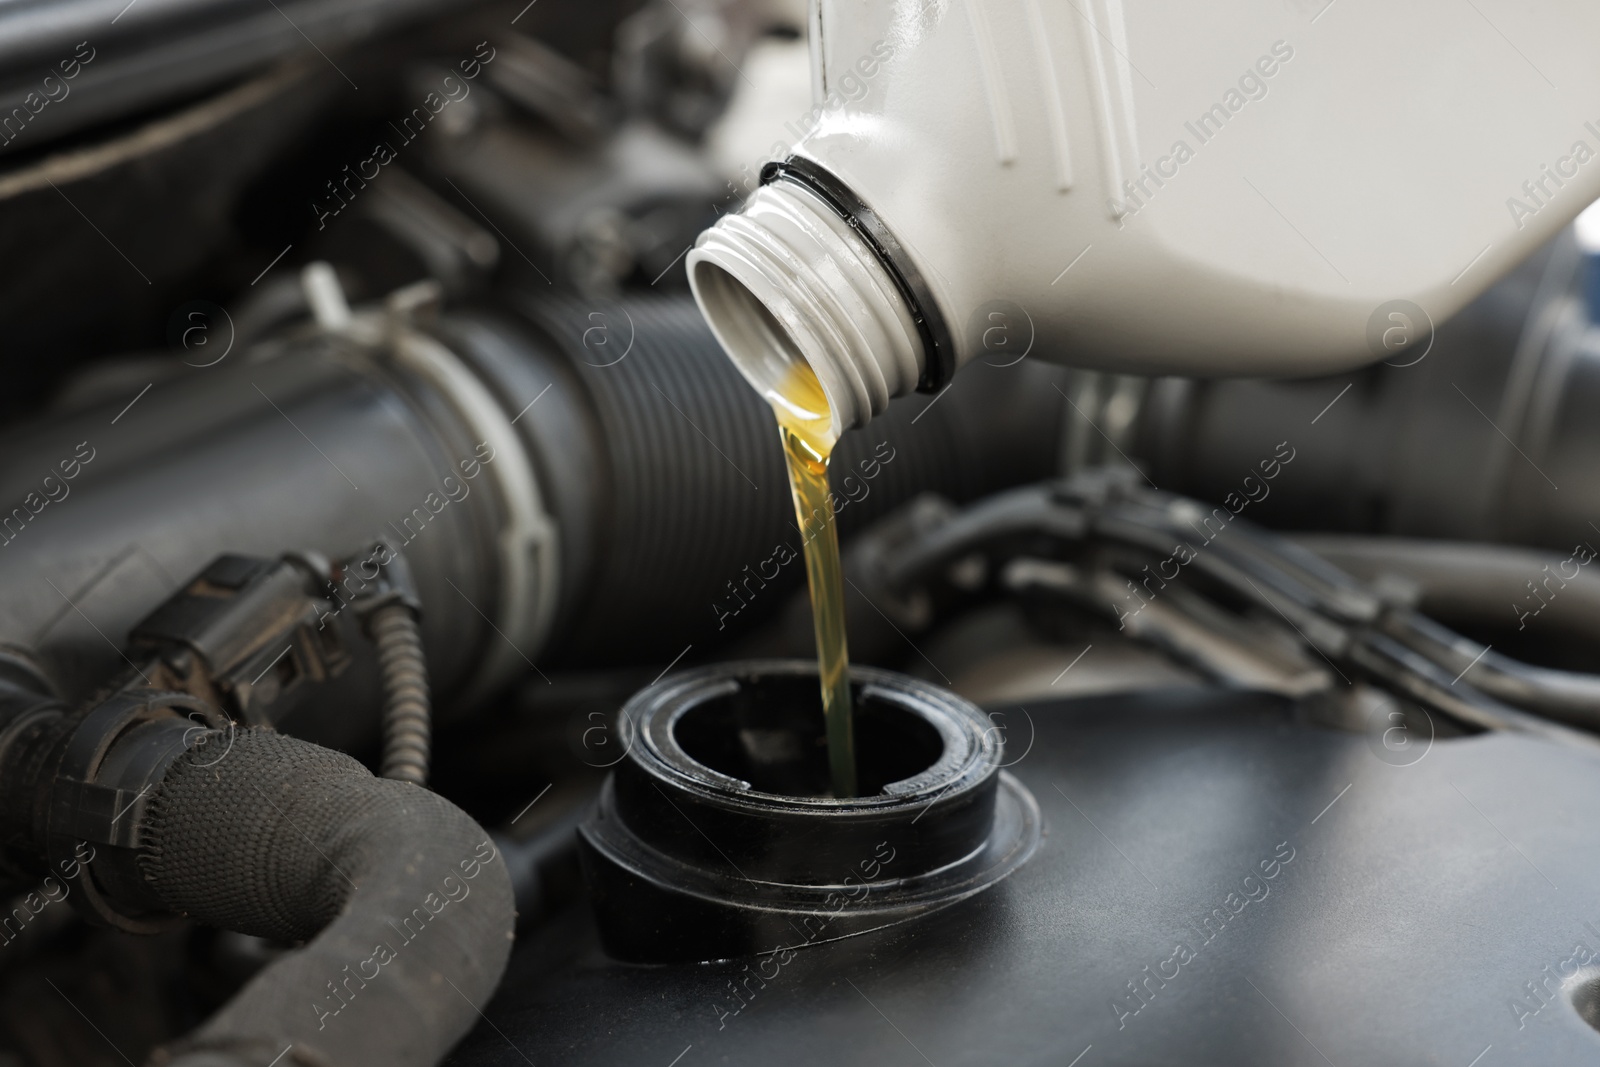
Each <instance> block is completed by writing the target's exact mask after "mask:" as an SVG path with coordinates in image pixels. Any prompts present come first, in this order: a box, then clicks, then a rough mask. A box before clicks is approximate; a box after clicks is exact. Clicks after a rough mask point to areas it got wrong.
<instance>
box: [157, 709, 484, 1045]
mask: <svg viewBox="0 0 1600 1067" xmlns="http://www.w3.org/2000/svg"><path fill="white" fill-rule="evenodd" d="M206 739H207V743H205V744H197V745H194V746H192V747H191V748H189V750H188V751H186V752H185V753H184V755H182V756H180V757H179V758H178V759H177V760H176V761H175V762H174V763H173V764H172V765H171V767H170V768H169V769H168V771H167V773H166V774H165V776H164V777H163V779H162V781H161V783H160V785H159V786H158V787H157V788H156V789H155V791H154V792H153V794H152V798H151V801H150V806H149V809H148V814H147V816H146V819H145V821H144V823H143V826H142V835H143V849H142V851H143V855H142V856H141V857H140V861H139V862H140V868H141V870H142V873H143V875H144V879H145V881H146V883H147V884H148V886H149V887H150V888H151V889H152V890H153V891H154V893H155V895H156V896H157V897H158V898H159V899H160V901H161V902H162V903H163V904H164V905H166V906H167V907H168V908H171V909H172V910H174V911H176V912H179V913H181V914H184V915H187V916H189V917H191V918H193V919H195V920H197V921H199V922H203V923H207V924H210V925H213V926H219V927H222V928H225V929H230V930H236V931H239V932H242V933H247V934H254V935H257V936H260V937H267V938H273V939H277V940H281V941H299V940H305V939H310V940H309V942H308V943H307V944H306V945H305V946H304V947H303V948H301V949H299V950H298V951H296V952H293V953H290V954H289V955H286V956H284V957H283V958H282V959H280V960H278V961H277V962H275V963H273V964H272V965H270V966H269V967H267V968H266V969H265V970H263V971H262V972H261V973H260V974H258V975H257V976H256V977H255V978H254V979H253V980H252V981H251V982H250V983H249V984H248V985H247V986H246V987H245V988H244V989H243V990H242V991H241V992H240V993H239V994H238V996H236V997H235V998H234V999H233V1000H232V1001H231V1002H229V1003H228V1004H227V1005H226V1006H225V1007H223V1008H222V1009H221V1010H220V1011H219V1012H217V1014H216V1015H215V1016H213V1017H212V1018H211V1020H210V1021H209V1022H207V1023H206V1024H205V1025H204V1026H202V1027H201V1028H200V1029H199V1030H197V1031H195V1032H194V1033H193V1034H191V1035H190V1036H189V1037H187V1038H186V1039H184V1040H183V1041H182V1042H181V1043H180V1044H179V1045H178V1046H177V1047H175V1048H173V1049H171V1050H169V1054H170V1055H171V1056H172V1059H170V1060H161V1059H160V1055H159V1054H158V1057H157V1059H158V1060H159V1061H160V1062H164V1063H169V1064H173V1065H180V1067H244V1065H246V1064H250V1065H257V1067H259V1065H261V1064H267V1063H272V1062H276V1063H278V1064H280V1065H282V1067H288V1065H290V1064H294V1065H299V1067H346V1065H351V1067H353V1065H363V1064H383V1065H385V1067H431V1065H433V1064H436V1063H437V1062H438V1061H439V1060H440V1059H441V1058H442V1057H443V1056H444V1054H445V1053H446V1052H447V1051H448V1050H449V1049H450V1047H451V1046H452V1045H454V1044H455V1042H456V1041H457V1040H459V1039H460V1037H461V1036H462V1035H463V1034H465V1033H466V1032H467V1030H468V1029H469V1028H470V1027H471V1025H472V1024H473V1023H474V1022H475V1021H476V1020H477V1018H478V1013H477V1009H478V1007H480V1006H482V1005H483V1004H484V1003H485V1002H486V1001H487V1000H488V999H489V997H490V995H491V994H492V993H493V992H494V988H495V985H496V984H497V983H498V982H499V979H500V975H501V972H502V971H503V970H504V969H505V964H506V959H507V956H508V954H509V952H510V949H511V937H512V928H513V924H514V918H515V915H514V909H513V903H512V895H511V881H510V878H509V876H508V875H507V872H506V868H505V864H504V863H503V861H502V860H501V858H500V856H499V855H498V853H497V851H496V849H495V847H494V845H493V844H492V843H491V842H490V839H489V835H488V834H487V833H485V832H484V830H483V829H482V828H481V827H479V826H478V825H477V823H475V822H474V821H473V820H472V819H471V818H469V817H468V816H467V815H466V814H465V813H463V812H462V811H460V810H459V809H458V808H456V807H455V806H454V805H452V804H450V803H449V802H448V801H446V800H444V799H442V798H440V797H439V796H437V795H435V794H433V793H429V792H427V791H426V790H422V789H417V788H414V787H413V786H411V785H408V784H406V783H403V782H395V781H388V780H385V779H380V778H374V777H373V776H372V775H371V774H370V773H369V772H368V771H367V770H366V769H365V768H364V767H362V766H361V765H360V764H359V763H357V762H356V761H355V760H353V759H351V758H350V757H348V756H345V755H343V754H341V753H338V752H334V751H331V750H329V749H324V748H320V747H318V746H316V745H311V744H307V743H305V742H302V741H297V740H295V739H293V738H290V737H285V736H283V735H280V734H276V733H272V732H270V731H257V730H249V731H243V732H240V733H238V734H237V735H236V736H233V737H232V738H231V741H230V739H229V738H228V737H227V736H226V735H224V734H208V735H206ZM219 753H222V754H221V755H219ZM280 1056H281V1059H277V1060H275V1057H280Z"/></svg>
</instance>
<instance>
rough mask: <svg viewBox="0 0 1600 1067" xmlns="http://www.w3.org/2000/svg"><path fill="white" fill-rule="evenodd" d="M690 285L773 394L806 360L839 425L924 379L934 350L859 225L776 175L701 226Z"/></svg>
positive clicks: (750, 377) (718, 330)
mask: <svg viewBox="0 0 1600 1067" xmlns="http://www.w3.org/2000/svg"><path fill="white" fill-rule="evenodd" d="M687 267H688V272H689V286H690V288H691V289H692V290H693V291H694V296H695V300H696V301H697V302H698V303H699V305H700V310H701V312H702V313H703V314H704V315H705V318H706V322H707V323H709V324H710V326H711V331H712V333H714V334H715V335H716V337H717V340H718V341H719V342H721V344H722V347H723V350H724V351H726V352H727V353H728V356H729V358H730V359H732V360H733V363H734V365H735V366H736V367H738V369H739V371H740V373H742V374H743V375H744V377H745V379H746V380H747V381H749V382H750V384H751V385H752V386H754V387H755V388H756V390H757V391H758V392H759V393H761V394H762V395H763V396H766V395H767V394H769V393H770V392H772V391H773V390H774V389H776V388H777V387H778V386H779V384H780V383H781V382H782V381H783V380H784V378H785V376H786V372H787V371H788V369H789V368H790V367H791V366H792V365H793V364H794V363H795V362H796V361H804V362H805V363H807V364H809V365H810V367H811V369H812V371H813V372H814V373H815V374H816V376H817V380H818V381H819V382H820V383H821V385H822V391H823V393H824V394H825V395H826V396H827V399H828V406H829V409H830V410H831V411H832V414H833V429H834V432H835V433H836V434H837V433H843V432H844V431H845V430H848V429H851V428H853V427H856V426H861V425H864V424H865V423H866V422H867V421H868V420H869V419H871V418H872V416H874V415H876V414H879V413H880V412H882V411H883V409H884V408H885V407H886V406H888V403H889V401H890V400H891V399H893V398H894V397H897V396H900V395H902V394H904V393H909V392H911V391H912V390H913V389H915V388H916V387H917V382H918V380H919V379H920V378H921V377H922V373H923V369H924V366H925V365H926V360H927V354H926V352H925V351H924V347H923V344H922V340H921V338H920V336H919V335H918V333H917V327H916V322H915V320H914V319H913V318H912V312H911V309H910V307H909V306H908V305H907V303H906V300H905V298H904V297H903V296H902V295H901V293H900V290H899V289H898V288H897V287H896V286H895V284H894V281H893V279H891V277H890V276H889V274H888V272H887V271H886V270H885V268H884V266H883V264H882V262H881V261H880V260H879V259H878V257H877V255H876V253H874V251H873V250H872V248H871V247H869V246H868V245H867V243H866V242H865V241H863V240H862V239H861V238H860V237H859V236H858V235H857V234H856V233H855V231H854V230H852V229H851V227H850V224H849V223H848V222H846V221H845V220H844V219H842V218H840V217H839V215H838V214H837V213H836V212H835V211H834V210H833V209H831V208H830V207H829V206H828V205H827V204H826V203H824V202H823V201H822V200H821V199H819V198H818V197H816V196H815V195H814V194H812V193H811V192H809V191H807V190H806V189H804V188H803V187H801V186H800V185H798V184H796V183H794V182H790V181H782V180H780V181H777V182H773V183H771V184H768V185H763V186H762V187H761V188H759V189H757V190H756V191H755V193H754V194H752V195H751V197H750V199H749V201H748V202H747V203H746V204H745V207H744V210H743V211H742V212H740V213H739V214H737V215H725V216H723V217H722V218H721V219H720V220H718V222H717V224H716V225H715V226H713V227H711V228H710V229H709V230H707V231H706V232H705V233H703V234H701V235H700V239H699V241H697V242H696V244H695V247H694V250H693V251H691V252H690V253H689V257H688V260H687Z"/></svg>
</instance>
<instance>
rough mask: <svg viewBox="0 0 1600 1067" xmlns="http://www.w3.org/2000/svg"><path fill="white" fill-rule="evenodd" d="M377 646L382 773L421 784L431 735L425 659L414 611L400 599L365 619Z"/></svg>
mask: <svg viewBox="0 0 1600 1067" xmlns="http://www.w3.org/2000/svg"><path fill="white" fill-rule="evenodd" d="M367 627H368V632H370V633H371V635H372V641H373V644H374V645H376V646H377V650H378V670H379V673H380V675H381V679H382V687H383V762H382V764H381V768H382V769H381V773H382V775H383V777H385V778H393V779H395V780H396V781H401V782H410V783H412V784H413V785H426V784H427V781H428V751H429V743H430V740H431V737H432V725H431V723H432V717H433V716H432V705H431V703H430V699H429V696H428V661H427V658H426V657H425V656H424V655H423V652H422V629H421V628H420V627H419V626H418V625H417V616H416V613H415V612H413V611H412V610H411V608H409V607H407V606H406V605H404V604H385V605H384V606H383V607H381V608H378V609H377V610H376V611H374V612H373V613H372V617H371V618H370V619H368V620H367Z"/></svg>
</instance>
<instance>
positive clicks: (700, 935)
mask: <svg viewBox="0 0 1600 1067" xmlns="http://www.w3.org/2000/svg"><path fill="white" fill-rule="evenodd" d="M819 694H820V689H819V686H818V680H817V665H816V663H815V661H798V660H794V661H790V660H757V661H751V662H745V663H732V664H719V665H715V666H711V667H706V668H701V669H699V670H695V671H690V672H685V673H684V674H681V675H677V676H675V677H672V678H668V679H667V680H665V681H663V682H658V683H656V684H655V685H652V686H649V687H647V688H645V689H643V690H641V691H640V692H639V693H637V694H635V695H634V697H633V698H632V699H631V700H629V701H628V703H627V705H626V706H625V707H624V708H623V709H622V715H621V723H620V724H619V725H620V729H621V730H622V731H623V733H624V738H625V743H626V744H627V746H628V747H627V755H626V756H625V757H624V759H623V760H622V761H621V762H620V763H619V764H618V765H617V768H616V770H615V771H614V772H613V773H612V775H611V776H610V777H609V778H608V779H607V780H606V783H605V785H604V787H603V789H602V791H601V795H600V800H599V803H598V804H597V806H596V809H595V811H594V813H593V814H592V815H591V816H590V817H589V818H588V820H586V821H585V822H584V824H583V825H582V826H581V827H580V828H579V842H580V854H581V856H582V859H583V866H584V874H585V877H586V879H587V881H588V885H589V890H590V898H591V901H592V903H593V906H594V909H595V914H596V917H597V919H598V922H599V927H600V937H601V942H602V944H603V946H604V947H605V949H606V951H607V952H608V953H609V954H610V955H611V956H612V957H614V958H616V959H620V960H626V961H630V962H639V963H673V962H690V961H703V960H715V959H730V958H734V957H738V956H748V955H755V954H763V953H768V952H777V951H782V950H789V949H795V948H800V947H804V946H806V945H810V944H817V943H821V942H824V941H831V940H835V939H838V938H841V937H847V936H850V935H852V934H859V933H864V932H866V931H868V930H874V929H878V928H880V927H883V926H887V925H890V924H892V923H896V922H901V921H904V920H906V919H910V918H914V917H916V916H918V915H922V914H925V913H927V912H929V911H932V910H934V909H936V908H941V907H944V906H946V905H948V904H951V903H954V902H955V901H958V900H961V899H964V898H966V897H969V896H971V895H973V894H975V893H978V892H980V891H982V890H984V889H986V888H988V887H989V886H991V885H993V884H994V883H996V882H998V881H999V880H1000V879H1001V878H1004V877H1005V876H1006V875H1008V874H1010V873H1011V872H1012V871H1014V870H1015V869H1016V868H1017V867H1019V866H1020V865H1021V864H1022V863H1024V862H1025V861H1026V860H1027V859H1028V857H1029V856H1031V855H1032V854H1033V851H1034V849H1035V848H1036V847H1037V845H1038V842H1039V834H1040V820H1039V809H1038V805H1037V804H1036V803H1035V801H1034V799H1033V796H1032V795H1031V794H1030V793H1029V792H1028V791H1027V789H1026V788H1024V787H1023V786H1022V784H1021V783H1020V782H1018V781H1017V780H1016V779H1015V778H1013V777H1012V776H1011V775H1009V774H1007V773H1006V772H1005V771H1003V770H1002V769H1001V763H1002V757H1003V749H1002V745H1001V744H1000V741H999V739H998V737H997V731H996V730H995V729H994V727H993V726H992V724H991V723H990V721H989V719H988V718H987V717H986V716H985V715H984V714H983V713H982V712H981V711H979V710H978V709H977V708H976V707H974V706H973V705H972V704H970V703H968V702H967V701H965V700H962V699H961V698H960V697H957V696H956V695H955V694H953V693H950V692H947V691H945V690H942V689H939V688H936V687H934V686H931V685H928V684H926V683H923V682H920V681H917V680H916V679H913V678H909V677H907V676H905V675H902V674H897V673H895V672H892V671H885V670H878V669H875V668H870V667H854V668H852V669H851V695H852V697H853V699H854V703H855V731H856V763H857V771H858V777H859V780H860V792H861V795H859V796H855V797H842V798H836V797H833V796H831V795H829V794H828V792H827V790H828V781H829V779H828V758H827V749H826V744H825V732H824V728H823V721H822V712H821V701H820V695H819Z"/></svg>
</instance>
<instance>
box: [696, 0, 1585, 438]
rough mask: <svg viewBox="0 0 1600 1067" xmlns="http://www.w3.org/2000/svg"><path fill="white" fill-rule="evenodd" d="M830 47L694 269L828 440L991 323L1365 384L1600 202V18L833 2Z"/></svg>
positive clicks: (1362, 8)
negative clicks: (804, 379)
mask: <svg viewBox="0 0 1600 1067" xmlns="http://www.w3.org/2000/svg"><path fill="white" fill-rule="evenodd" d="M810 34H811V50H812V67H813V90H814V95H815V97H816V100H817V102H818V106H817V108H816V109H815V110H814V112H813V115H812V116H810V118H811V119H814V120H816V121H815V123H814V125H813V124H812V123H811V122H809V121H808V122H806V123H804V125H805V126H806V127H807V128H808V130H809V132H808V134H807V136H806V137H805V139H804V141H803V142H802V143H801V144H800V145H799V146H798V147H797V148H796V149H795V151H794V152H793V154H792V155H791V156H789V157H788V158H787V159H785V160H782V161H779V162H776V163H774V164H771V165H769V166H768V168H767V170H766V172H765V174H764V178H765V184H763V185H762V186H761V187H760V188H759V189H758V190H756V191H755V192H754V193H753V195H751V196H750V197H749V199H748V200H747V202H746V204H745V206H744V208H743V210H742V211H741V212H739V213H737V214H733V215H729V216H726V217H724V218H723V219H721V220H720V221H719V222H718V223H717V224H716V225H715V226H714V227H712V228H711V229H710V230H708V231H707V232H706V233H705V234H703V235H702V236H701V238H700V241H699V242H698V244H697V246H696V247H695V249H694V250H693V251H692V252H691V253H690V255H689V257H688V260H687V263H688V270H689V277H690V282H691V284H692V286H693V288H694V292H695V296H696V297H697V299H698V300H699V302H700V306H701V308H702V310H703V311H704V313H705V315H706V318H707V320H708V321H709V322H710V324H711V326H712V329H713V330H714V331H715V333H716V334H717V336H718V338H719V339H720V341H721V342H722V344H723V346H724V347H725V348H726V349H727V351H728V353H729V355H730V356H731V357H732V358H733V360H734V361H735V363H737V364H738V366H739V368H740V370H741V371H742V372H743V373H744V375H745V376H746V377H747V378H748V379H749V380H750V381H751V383H752V384H754V385H755V386H756V387H757V388H758V389H760V390H761V391H763V392H764V393H768V394H770V393H771V392H772V390H774V389H775V388H778V387H779V385H780V383H782V382H783V381H785V380H786V375H787V374H788V370H789V368H790V367H791V366H792V365H794V364H796V363H804V364H808V365H809V366H810V368H811V369H812V370H813V371H814V372H815V374H816V377H817V380H818V381H819V382H820V385H821V388H822V391H823V393H824V394H825V396H826V399H827V401H828V406H829V409H830V413H831V414H830V416H829V417H830V418H831V422H832V426H831V430H832V432H833V434H835V435H837V434H838V433H840V432H843V431H844V430H846V429H848V428H850V427H852V426H858V425H861V424H862V423H864V422H866V421H867V420H868V419H869V418H870V417H871V416H872V415H873V414H876V413H878V412H880V411H882V410H883V408H884V406H885V405H886V404H887V403H888V402H889V401H890V399H891V398H893V397H895V396H897V395H900V394H903V393H906V392H908V391H910V390H912V389H916V388H919V387H920V388H922V389H924V390H934V389H938V388H941V387H942V386H943V385H945V384H946V383H947V382H948V381H949V379H950V376H951V375H952V374H954V373H955V371H956V370H957V369H958V368H959V367H960V366H961V365H962V364H964V363H966V362H968V361H969V360H971V359H972V358H974V356H975V355H977V354H979V353H980V352H983V351H984V350H985V346H986V345H988V344H989V343H990V342H992V341H993V340H994V339H995V337H996V336H997V331H999V332H1000V333H1003V334H1004V335H1005V337H1006V350H1007V351H1014V352H1015V351H1027V352H1028V353H1029V354H1031V355H1032V356H1033V357H1034V358H1043V359H1048V360H1052V361H1059V362H1067V363H1073V364H1077V365H1081V366H1086V367H1097V368H1103V369H1111V370H1117V371H1123V372H1136V373H1181V374H1272V375H1278V374H1281V375H1304V374H1312V373H1318V372H1325V371H1331V370H1335V369H1339V368H1341V367H1346V366H1352V365H1355V364H1359V363H1363V362H1370V361H1372V360H1375V359H1377V358H1380V357H1385V356H1387V355H1389V354H1391V352H1392V347H1393V342H1394V338H1395V336H1396V331H1397V325H1396V324H1402V323H1403V324H1405V327H1406V329H1409V328H1411V327H1413V326H1415V327H1416V328H1418V329H1421V328H1423V327H1422V322H1423V321H1424V320H1431V321H1432V322H1439V321H1441V320H1442V319H1443V318H1444V317H1445V316H1447V315H1449V314H1450V313H1451V312H1453V311H1455V310H1456V309H1457V308H1459V307H1460V306H1461V305H1462V304H1464V303H1465V302H1466V301H1468V300H1469V299H1471V298H1472V297H1473V296H1475V295H1476V294H1477V293H1479V292H1480V291H1482V289H1483V288H1484V287H1486V286H1487V285H1488V284H1489V283H1490V282H1492V281H1493V280H1494V279H1495V278H1496V277H1497V276H1498V275H1500V274H1502V273H1503V272H1504V271H1506V270H1507V269H1508V268H1510V267H1511V266H1512V265H1514V264H1515V263H1516V262H1517V261H1518V260H1519V259H1521V258H1522V257H1523V256H1524V255H1526V254H1527V253H1528V252H1530V251H1531V250H1532V249H1533V248H1534V247H1536V246H1537V245H1538V244H1540V243H1541V242H1543V241H1544V240H1546V239H1547V238H1549V237H1550V236H1551V235H1553V234H1554V233H1555V232H1556V231H1557V230H1558V229H1559V228H1560V227H1561V226H1563V225H1565V224H1566V223H1567V222H1568V221H1570V220H1571V218H1572V217H1573V216H1574V215H1576V214H1577V213H1578V212H1579V211H1580V210H1581V209H1583V208H1584V207H1585V206H1586V205H1588V204H1589V203H1590V202H1591V201H1593V200H1595V199H1596V197H1597V196H1600V63H1596V62H1595V61H1594V56H1595V54H1596V52H1597V50H1600V4H1595V3H1594V2H1593V0H1549V2H1546V3H1541V4H1524V3H1519V2H1514V0H1478V2H1475V3H1465V2H1462V0H1411V2H1408V3H1404V4H1393V3H1385V2H1382V0H1332V2H1327V0H1304V2H1302V0H1208V2H1206V3H1194V4H1174V3H1161V4H1158V3H1154V2H1150V0H815V2H814V3H813V5H812V9H811V27H810ZM824 102H826V106H824ZM1397 316H1398V317H1397ZM1399 332H1400V334H1401V335H1402V337H1403V335H1404V334H1405V330H1404V329H1402V330H1400V331H1399Z"/></svg>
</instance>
